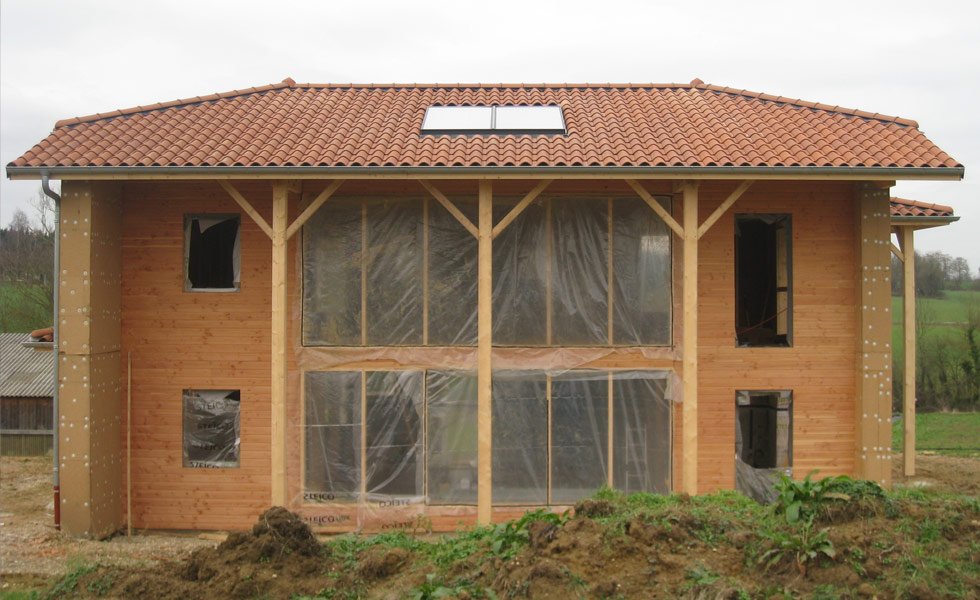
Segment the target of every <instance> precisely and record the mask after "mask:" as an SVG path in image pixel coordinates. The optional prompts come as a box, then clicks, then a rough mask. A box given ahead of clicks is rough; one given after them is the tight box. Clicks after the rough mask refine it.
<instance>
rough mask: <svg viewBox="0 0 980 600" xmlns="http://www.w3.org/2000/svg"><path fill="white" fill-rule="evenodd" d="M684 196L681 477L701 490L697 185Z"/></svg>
mask: <svg viewBox="0 0 980 600" xmlns="http://www.w3.org/2000/svg"><path fill="white" fill-rule="evenodd" d="M681 193H682V194H683V200H684V233H683V235H682V236H681V237H682V238H683V240H684V291H683V302H682V307H683V308H682V310H683V317H682V318H683V329H684V340H683V344H684V347H683V352H684V357H683V359H684V372H683V390H684V396H683V399H682V411H683V412H682V421H681V430H682V432H683V433H682V438H683V448H682V449H683V452H684V455H683V459H682V460H683V462H682V468H681V473H682V478H683V489H684V491H685V492H686V493H688V494H691V495H694V494H697V493H698V185H697V184H696V183H691V182H688V183H687V184H685V185H684V186H682V188H681Z"/></svg>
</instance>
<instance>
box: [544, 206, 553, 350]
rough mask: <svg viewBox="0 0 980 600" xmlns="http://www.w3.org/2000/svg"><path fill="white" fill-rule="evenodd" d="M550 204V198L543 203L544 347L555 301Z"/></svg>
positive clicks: (549, 329) (549, 339) (549, 343)
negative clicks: (544, 256) (545, 249)
mask: <svg viewBox="0 0 980 600" xmlns="http://www.w3.org/2000/svg"><path fill="white" fill-rule="evenodd" d="M551 203H552V200H551V198H549V199H548V200H546V201H545V208H544V237H545V240H546V241H545V243H546V244H547V248H548V261H547V264H545V266H544V269H545V272H544V294H545V300H544V330H545V333H544V339H545V345H546V346H550V345H551V339H552V335H551V329H552V321H553V320H554V313H555V306H554V304H555V300H554V297H553V293H554V288H555V285H554V282H553V281H552V271H553V269H552V267H551V263H552V262H553V261H554V260H555V240H554V237H555V236H554V227H552V225H551Z"/></svg>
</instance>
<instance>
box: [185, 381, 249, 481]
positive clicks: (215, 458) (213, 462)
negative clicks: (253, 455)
mask: <svg viewBox="0 0 980 600" xmlns="http://www.w3.org/2000/svg"><path fill="white" fill-rule="evenodd" d="M183 395H184V444H183V445H184V466H185V467H199V468H227V467H237V466H238V448H239V445H240V440H241V420H240V414H241V411H240V407H241V392H240V391H239V390H184V394H183Z"/></svg>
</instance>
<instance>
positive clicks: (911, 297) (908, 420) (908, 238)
mask: <svg viewBox="0 0 980 600" xmlns="http://www.w3.org/2000/svg"><path fill="white" fill-rule="evenodd" d="M914 235H915V230H914V229H913V228H911V227H903V228H902V229H901V241H902V256H903V257H904V260H903V269H904V275H905V276H904V284H903V288H904V289H903V292H904V299H905V306H904V311H903V312H904V317H905V319H904V331H903V333H904V334H905V398H904V399H903V405H902V425H903V429H904V437H903V453H904V456H905V465H904V469H905V470H904V473H905V476H906V477H912V476H913V475H915V243H914V240H913V237H914Z"/></svg>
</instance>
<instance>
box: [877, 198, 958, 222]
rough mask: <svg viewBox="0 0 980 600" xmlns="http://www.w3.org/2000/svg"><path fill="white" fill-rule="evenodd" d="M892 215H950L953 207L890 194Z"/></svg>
mask: <svg viewBox="0 0 980 600" xmlns="http://www.w3.org/2000/svg"><path fill="white" fill-rule="evenodd" d="M890 208H891V215H892V217H942V218H947V217H952V216H953V207H952V206H946V205H944V204H929V203H928V202H920V201H918V200H908V199H906V198H897V197H895V196H892V198H891V201H890Z"/></svg>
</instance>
